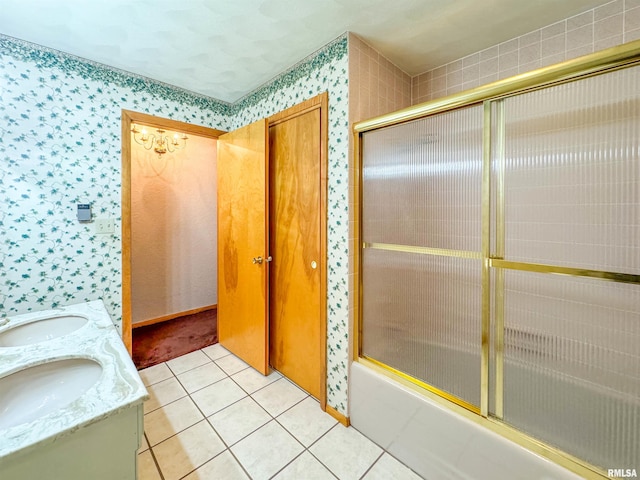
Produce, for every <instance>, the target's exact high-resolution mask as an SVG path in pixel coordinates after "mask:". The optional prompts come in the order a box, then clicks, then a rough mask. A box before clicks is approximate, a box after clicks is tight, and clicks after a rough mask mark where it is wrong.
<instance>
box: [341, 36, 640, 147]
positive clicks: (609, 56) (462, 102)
mask: <svg viewBox="0 0 640 480" xmlns="http://www.w3.org/2000/svg"><path fill="white" fill-rule="evenodd" d="M639 55H640V40H635V41H633V42H629V43H625V44H624V45H618V46H616V47H612V48H608V49H606V50H602V51H599V52H596V53H592V54H591V55H586V56H584V57H579V58H576V59H573V60H568V61H566V62H562V63H558V64H555V65H550V66H548V67H544V68H539V69H537V70H532V71H530V72H527V73H522V74H520V75H516V76H514V77H510V78H506V79H504V80H498V81H497V82H493V83H490V84H488V85H483V86H480V87H477V88H474V89H472V90H466V91H464V92H460V93H456V94H454V95H450V96H448V97H444V98H440V99H437V100H432V101H430V102H425V103H422V104H419V105H414V106H412V107H408V108H405V109H403V110H398V111H396V112H393V113H389V114H387V115H382V116H380V117H375V118H372V119H370V120H365V121H362V122H358V123H356V124H355V125H354V126H353V130H354V133H355V134H356V135H357V133H358V132H366V131H369V130H375V129H377V128H381V127H387V126H390V125H397V124H399V123H403V122H408V121H411V120H416V119H418V118H422V117H425V116H427V115H433V114H435V113H439V112H444V111H446V110H453V109H455V108H460V107H465V106H467V105H471V104H474V103H480V102H484V101H485V100H492V99H496V98H500V97H503V96H505V95H509V96H511V95H515V94H516V93H520V92H525V91H528V90H533V89H537V88H542V87H545V86H548V85H551V84H554V83H560V82H564V81H568V80H573V79H576V78H579V77H584V76H589V75H594V74H600V73H604V72H605V71H607V70H611V69H615V68H619V67H621V66H625V65H629V64H632V63H638V62H640V60H639V59H638V56H639Z"/></svg>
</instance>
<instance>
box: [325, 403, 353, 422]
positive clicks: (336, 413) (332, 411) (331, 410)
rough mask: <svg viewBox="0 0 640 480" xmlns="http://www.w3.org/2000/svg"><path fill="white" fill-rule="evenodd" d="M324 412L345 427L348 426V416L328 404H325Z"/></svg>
mask: <svg viewBox="0 0 640 480" xmlns="http://www.w3.org/2000/svg"><path fill="white" fill-rule="evenodd" d="M326 412H327V413H328V414H329V415H331V416H332V417H333V418H335V419H336V420H338V421H339V422H340V423H341V424H342V425H344V426H345V427H348V426H349V424H350V422H349V417H346V416H344V415H343V414H341V413H340V412H339V411H337V410H336V409H335V408H333V407H330V406H329V405H327V410H326Z"/></svg>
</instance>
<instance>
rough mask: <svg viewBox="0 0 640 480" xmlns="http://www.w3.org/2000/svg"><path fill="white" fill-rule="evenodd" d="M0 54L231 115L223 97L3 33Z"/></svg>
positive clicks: (0, 39) (229, 106) (0, 36)
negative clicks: (218, 97) (219, 98)
mask: <svg viewBox="0 0 640 480" xmlns="http://www.w3.org/2000/svg"><path fill="white" fill-rule="evenodd" d="M1 55H8V56H11V57H13V58H15V59H16V60H20V61H26V62H33V63H35V64H36V65H37V66H38V67H44V68H54V67H55V68H59V69H60V70H62V71H63V72H65V73H73V74H75V75H79V76H80V77H81V78H83V79H85V80H93V81H101V82H105V83H109V84H114V85H116V86H119V87H126V88H130V89H131V90H132V91H133V92H134V93H140V92H147V93H149V94H150V95H153V96H155V97H158V98H162V99H164V100H170V101H174V102H176V103H180V104H182V105H187V106H191V107H198V108H201V109H203V110H209V111H212V112H213V113H215V114H218V115H223V116H229V115H231V110H232V105H231V104H230V103H227V102H223V101H222V100H218V99H215V98H212V97H207V96H205V95H200V94H198V93H195V92H191V91H189V90H185V89H182V88H179V87H176V86H174V85H170V84H168V83H163V82H160V81H158V80H153V79H151V78H148V77H144V76H141V75H136V74H134V73H131V72H127V71H125V70H120V69H117V68H114V67H111V66H108V65H105V64H102V63H98V62H94V61H92V60H88V59H86V58H82V57H77V56H75V55H71V54H68V53H65V52H61V51H59V50H54V49H52V48H48V47H45V46H42V45H38V44H35V43H31V42H27V41H25V40H20V39H18V38H14V37H10V36H8V35H4V34H1V33H0V56H1Z"/></svg>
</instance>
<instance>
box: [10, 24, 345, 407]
mask: <svg viewBox="0 0 640 480" xmlns="http://www.w3.org/2000/svg"><path fill="white" fill-rule="evenodd" d="M347 69H348V56H347V37H346V35H343V36H341V37H340V38H338V39H337V40H335V41H334V42H332V43H330V44H329V45H327V46H326V47H324V48H323V49H321V50H320V51H318V52H316V53H315V54H313V55H311V56H310V57H308V58H306V59H304V60H302V61H301V62H300V63H299V64H297V65H295V66H294V67H292V68H291V69H289V70H287V71H286V72H284V73H283V74H281V75H279V76H278V77H277V78H275V79H274V80H272V81H271V82H269V83H268V84H266V85H265V86H263V87H261V88H260V89H258V90H256V91H255V92H252V93H251V94H249V95H248V96H246V97H244V98H243V99H241V100H239V101H238V102H236V103H235V104H233V105H230V104H227V103H225V102H221V101H218V100H215V99H211V98H208V97H203V96H200V95H197V94H193V93H191V92H187V91H184V90H181V89H178V88H175V87H173V86H170V85H166V84H163V83H160V82H156V81H154V80H150V79H147V78H143V77H138V76H136V75H133V74H129V73H127V72H123V71H120V70H116V69H113V68H111V67H108V66H105V65H101V64H97V63H94V62H90V61H87V60H84V59H80V58H77V57H73V56H71V55H67V54H64V53H61V52H57V51H55V50H50V49H47V48H44V47H40V46H36V45H33V44H30V43H27V42H23V41H20V40H16V39H13V38H10V37H6V36H2V35H0V203H1V204H2V209H1V210H0V312H3V313H5V314H9V315H12V314H18V313H25V312H29V311H36V310H42V309H46V308H51V307H56V306H61V305H66V304H71V303H76V302H82V301H90V300H96V299H99V298H102V299H103V301H104V302H105V305H107V308H108V309H109V313H110V314H111V317H112V318H113V320H114V322H115V323H116V325H117V326H118V327H120V324H121V311H122V305H121V297H122V291H121V286H122V283H121V238H120V221H121V217H120V215H121V205H120V181H121V167H120V162H121V160H120V153H121V152H120V148H121V146H120V111H121V109H123V108H124V109H130V110H136V111H139V112H144V113H149V114H151V115H156V116H160V117H166V118H173V119H176V120H181V121H185V122H190V123H195V124H199V125H205V126H209V127H212V128H218V129H221V130H230V129H232V128H236V127H239V126H242V125H245V124H247V123H250V122H252V121H254V120H257V119H259V118H263V117H266V116H269V115H271V114H273V113H276V112H278V111H280V110H283V109H285V108H288V107H290V106H293V105H295V104H297V103H299V102H301V101H303V100H305V99H307V98H310V97H313V96H315V95H317V94H318V93H321V92H323V91H328V92H329V124H330V127H329V196H328V200H329V209H330V213H329V219H328V228H329V232H328V243H329V245H328V249H329V259H328V263H329V264H328V282H329V285H328V287H329V288H328V296H329V298H328V324H329V328H328V330H329V331H328V352H327V357H328V382H327V383H328V403H329V404H330V405H332V406H334V407H335V408H337V409H338V410H339V411H340V412H342V413H343V414H347V371H348V295H349V293H348V218H349V217H348V158H347V152H348V98H347V95H348V93H347V92H348V71H347ZM77 203H92V204H93V213H94V215H95V216H96V217H103V218H104V217H110V218H113V219H114V220H115V232H116V233H115V234H114V235H96V234H95V232H94V227H93V224H80V223H78V222H77V220H76V217H75V215H76V210H75V209H76V204H77Z"/></svg>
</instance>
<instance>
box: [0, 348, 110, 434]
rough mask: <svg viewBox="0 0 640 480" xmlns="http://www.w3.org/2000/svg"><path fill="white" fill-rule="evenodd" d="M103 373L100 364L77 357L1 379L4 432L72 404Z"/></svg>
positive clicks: (0, 427)
mask: <svg viewBox="0 0 640 480" xmlns="http://www.w3.org/2000/svg"><path fill="white" fill-rule="evenodd" d="M101 374H102V366H101V365H100V364H99V363H98V362H95V361H93V360H90V359H88V358H73V359H68V360H55V361H52V362H48V363H45V364H42V365H36V366H35V367H28V368H25V369H23V370H18V371H17V372H15V373H12V374H10V375H7V376H5V377H2V378H0V431H1V430H4V429H6V428H10V427H13V426H15V425H20V424H22V423H27V422H31V421H33V420H35V419H36V418H39V417H42V416H44V415H47V414H49V413H51V412H54V411H56V410H58V409H60V408H62V407H64V406H66V405H68V404H70V403H71V402H73V401H74V400H76V399H77V398H79V397H80V396H82V394H83V393H84V392H86V391H87V390H89V389H90V388H91V387H92V386H93V385H94V384H95V383H96V382H97V381H98V379H99V378H100V375H101ZM1 436H2V435H1V434H0V437H1Z"/></svg>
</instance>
